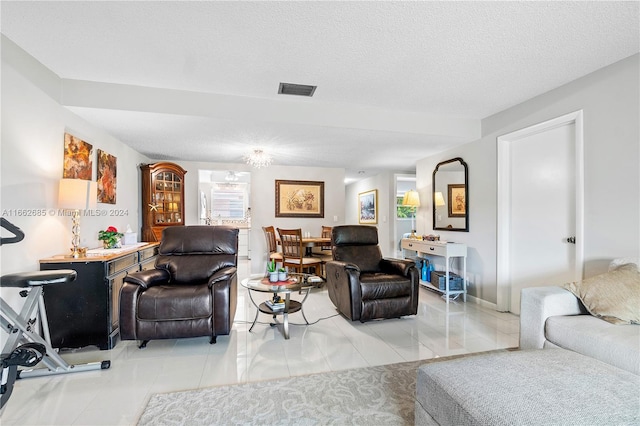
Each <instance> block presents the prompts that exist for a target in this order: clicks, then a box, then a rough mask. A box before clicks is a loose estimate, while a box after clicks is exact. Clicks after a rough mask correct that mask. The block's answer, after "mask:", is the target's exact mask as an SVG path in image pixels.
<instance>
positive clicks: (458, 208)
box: [447, 184, 467, 217]
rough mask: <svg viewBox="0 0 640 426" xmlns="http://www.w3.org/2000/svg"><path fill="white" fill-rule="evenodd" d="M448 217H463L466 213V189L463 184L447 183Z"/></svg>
mask: <svg viewBox="0 0 640 426" xmlns="http://www.w3.org/2000/svg"><path fill="white" fill-rule="evenodd" d="M447 187H448V188H449V191H448V192H449V198H448V201H449V217H465V216H466V214H467V190H466V187H465V185H464V184H460V185H459V184H449V185H448V186H447Z"/></svg>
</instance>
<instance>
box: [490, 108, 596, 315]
mask: <svg viewBox="0 0 640 426" xmlns="http://www.w3.org/2000/svg"><path fill="white" fill-rule="evenodd" d="M570 124H573V125H574V126H575V141H574V143H575V145H574V153H575V206H576V208H575V209H576V212H575V213H576V217H575V224H576V229H575V237H576V243H575V256H576V258H575V268H576V269H575V271H574V275H575V277H576V279H581V278H582V271H583V262H584V132H583V112H582V110H578V111H574V112H571V113H568V114H565V115H563V116H560V117H557V118H553V119H551V120H547V121H544V122H542V123H538V124H534V125H533V126H529V127H526V128H524V129H520V130H516V131H514V132H511V133H507V134H505V135H502V136H498V138H497V153H498V170H497V172H498V176H497V181H498V186H497V190H498V193H497V223H496V228H497V253H496V261H497V265H496V266H497V267H496V281H497V282H496V284H497V294H496V296H497V303H496V309H497V310H498V311H501V312H507V311H510V310H511V280H510V273H509V271H510V268H509V264H510V260H511V259H510V255H509V253H510V237H511V211H510V205H511V169H512V164H511V155H510V148H511V144H512V143H513V142H516V141H518V140H520V139H523V138H526V137H528V136H532V135H534V134H536V133H541V132H545V131H547V130H551V129H554V128H556V127H561V126H565V125H570ZM567 237H569V235H567Z"/></svg>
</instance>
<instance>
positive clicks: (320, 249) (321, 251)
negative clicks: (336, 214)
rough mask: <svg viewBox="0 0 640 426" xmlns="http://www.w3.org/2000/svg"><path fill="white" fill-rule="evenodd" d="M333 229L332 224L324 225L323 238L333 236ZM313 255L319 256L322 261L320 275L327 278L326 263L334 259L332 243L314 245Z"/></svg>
mask: <svg viewBox="0 0 640 426" xmlns="http://www.w3.org/2000/svg"><path fill="white" fill-rule="evenodd" d="M332 229H333V227H332V226H324V225H323V226H322V234H321V236H322V238H331V230H332ZM313 255H314V256H315V257H317V258H319V259H320V260H321V261H322V265H321V268H322V272H321V273H320V275H322V277H323V278H325V279H326V276H327V274H326V272H325V265H326V263H327V262H330V261H332V260H333V254H332V251H331V243H327V244H320V245H319V246H316V247H314V250H313Z"/></svg>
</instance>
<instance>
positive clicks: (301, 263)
mask: <svg viewBox="0 0 640 426" xmlns="http://www.w3.org/2000/svg"><path fill="white" fill-rule="evenodd" d="M278 235H280V245H281V246H282V257H283V260H282V264H283V265H284V266H285V267H288V268H290V270H291V269H293V271H295V272H305V270H309V269H310V268H313V271H314V273H315V274H319V273H320V268H321V266H322V260H321V259H320V258H317V257H306V256H305V255H304V254H305V247H304V244H303V243H302V229H280V228H278Z"/></svg>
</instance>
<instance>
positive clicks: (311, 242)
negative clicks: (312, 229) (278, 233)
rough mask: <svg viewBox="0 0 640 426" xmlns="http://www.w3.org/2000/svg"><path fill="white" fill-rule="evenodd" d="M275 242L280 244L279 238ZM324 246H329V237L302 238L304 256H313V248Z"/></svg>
mask: <svg viewBox="0 0 640 426" xmlns="http://www.w3.org/2000/svg"><path fill="white" fill-rule="evenodd" d="M276 241H277V243H278V245H280V244H281V243H280V239H279V238H278V239H277V240H276ZM326 244H331V237H302V245H303V246H305V247H306V256H312V255H313V252H312V249H313V247H315V246H323V245H326Z"/></svg>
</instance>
